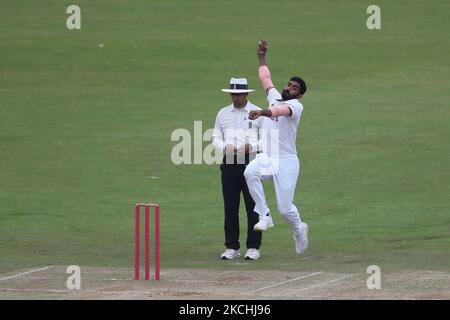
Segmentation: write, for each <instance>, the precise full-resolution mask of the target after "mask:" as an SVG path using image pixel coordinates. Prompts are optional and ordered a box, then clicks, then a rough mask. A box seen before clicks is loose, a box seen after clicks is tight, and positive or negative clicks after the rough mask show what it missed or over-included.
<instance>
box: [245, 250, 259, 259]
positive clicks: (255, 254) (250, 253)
mask: <svg viewBox="0 0 450 320" xmlns="http://www.w3.org/2000/svg"><path fill="white" fill-rule="evenodd" d="M260 256H261V253H260V252H259V250H258V249H254V248H250V249H248V250H247V252H246V253H245V260H257V259H259V257H260Z"/></svg>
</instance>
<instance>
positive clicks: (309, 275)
mask: <svg viewBox="0 0 450 320" xmlns="http://www.w3.org/2000/svg"><path fill="white" fill-rule="evenodd" d="M321 273H322V272H315V273H311V274H307V275H306V276H301V277H298V278H295V279H291V280H287V281H283V282H280V283H275V284H273V285H271V286H267V287H262V288H259V289H255V290H251V291H248V292H246V293H245V294H250V293H255V292H258V291H262V290H266V289H270V288H273V287H277V286H282V285H283V284H286V283H289V282H294V281H297V280H301V279H305V278H308V277H312V276H316V275H318V274H321Z"/></svg>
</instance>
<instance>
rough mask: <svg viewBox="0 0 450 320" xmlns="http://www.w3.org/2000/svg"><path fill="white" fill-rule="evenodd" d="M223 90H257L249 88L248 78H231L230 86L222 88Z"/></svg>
mask: <svg viewBox="0 0 450 320" xmlns="http://www.w3.org/2000/svg"><path fill="white" fill-rule="evenodd" d="M222 91H223V92H227V93H248V92H252V91H255V90H252V89H249V88H248V84H247V79H245V78H231V79H230V87H229V88H228V89H222Z"/></svg>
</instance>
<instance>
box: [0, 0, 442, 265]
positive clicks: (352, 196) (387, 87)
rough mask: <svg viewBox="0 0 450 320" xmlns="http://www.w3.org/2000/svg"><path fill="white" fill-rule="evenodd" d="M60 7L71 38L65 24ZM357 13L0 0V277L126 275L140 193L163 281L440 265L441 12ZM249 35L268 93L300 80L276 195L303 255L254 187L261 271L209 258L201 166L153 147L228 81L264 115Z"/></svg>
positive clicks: (216, 242)
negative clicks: (289, 201) (54, 270)
mask: <svg viewBox="0 0 450 320" xmlns="http://www.w3.org/2000/svg"><path fill="white" fill-rule="evenodd" d="M72 3H76V4H78V5H80V6H81V10H82V12H81V18H82V22H81V23H82V24H81V30H79V31H68V30H67V28H66V18H67V16H68V15H67V14H66V7H67V6H68V5H69V4H72ZM369 4H372V3H371V2H367V1H297V0H290V1H284V0H281V1H272V2H265V1H264V2H263V1H256V0H255V1H235V0H229V1H206V0H204V1H185V0H178V1H172V0H170V1H168V0H163V1H159V0H158V1H156V0H151V1H144V0H142V1H126V2H125V1H119V0H114V1H87V0H78V1H75V2H72V1H56V0H55V1H31V0H28V1H23V0H2V1H1V3H0V31H1V32H0V121H1V125H0V272H7V271H12V270H15V269H19V268H28V267H35V266H40V265H50V264H55V265H65V264H67V265H68V264H77V265H80V266H105V267H116V266H117V267H130V272H131V271H132V268H133V259H134V257H133V246H134V238H133V237H134V230H133V205H134V203H136V202H140V201H154V202H158V203H160V204H161V215H162V217H161V249H162V256H161V259H162V269H163V270H164V268H169V267H170V268H211V269H217V268H220V269H221V270H223V269H229V270H252V269H271V270H278V269H282V270H296V271H298V270H313V271H320V270H333V271H342V270H355V271H356V270H363V271H362V272H365V268H366V267H367V266H368V265H370V264H376V265H379V266H380V267H381V269H382V270H405V269H406V270H444V271H448V270H449V269H450V256H449V255H448V248H449V247H450V232H449V231H450V183H449V181H450V165H449V164H450V145H449V137H450V106H449V102H450V80H449V75H450V63H449V60H448V59H449V58H448V57H449V56H450V40H449V37H448V30H450V19H449V15H450V4H449V2H448V1H446V0H442V1H437V0H435V1H428V2H427V3H424V2H423V1H395V2H393V1H376V3H374V4H378V5H380V7H381V18H382V29H381V30H374V31H370V30H368V29H367V28H366V19H367V17H368V14H367V13H366V8H367V7H368V5H369ZM262 37H264V38H265V39H267V40H268V43H269V52H268V55H267V61H268V64H269V67H270V68H271V71H272V75H273V78H274V82H275V85H276V86H277V87H279V88H280V87H281V86H283V85H284V84H285V82H286V80H287V79H288V78H289V77H290V76H292V75H294V74H300V75H301V76H302V77H304V78H305V79H306V81H307V83H308V86H309V90H308V92H307V94H306V96H305V97H304V99H302V102H303V104H304V106H305V111H304V114H303V117H302V122H301V127H300V129H299V132H298V139H297V143H298V149H299V151H300V158H301V161H302V174H301V178H300V180H299V184H298V187H297V191H296V196H295V203H296V204H297V205H298V207H299V209H300V210H301V213H302V217H303V219H304V220H305V221H306V222H308V223H309V225H310V247H309V249H308V251H307V253H306V254H305V255H303V256H300V257H299V256H296V255H295V252H294V242H293V240H292V238H291V236H290V232H289V230H288V227H287V225H286V223H285V222H284V220H283V219H281V216H280V215H278V214H277V213H276V209H275V204H274V193H273V189H272V185H271V183H267V184H266V190H267V196H268V198H269V202H270V206H271V207H272V208H273V211H274V212H273V213H274V219H275V224H276V227H275V228H274V229H271V230H270V231H268V232H266V233H265V234H264V236H263V247H262V258H261V260H259V261H256V262H251V263H248V262H244V260H240V262H224V261H220V260H219V259H218V256H219V254H220V253H221V251H222V250H223V249H224V247H223V241H224V240H223V238H224V235H223V203H222V195H221V187H220V176H219V167H218V165H214V166H209V165H190V166H189V165H184V166H176V165H174V164H172V162H171V159H170V154H171V150H172V148H173V147H174V146H175V145H176V142H171V141H170V137H171V133H172V131H173V130H174V129H176V128H186V129H189V130H190V131H191V132H193V126H194V120H201V121H203V129H204V130H206V129H208V128H210V127H212V126H213V124H214V119H215V116H216V113H217V111H218V110H219V108H220V107H222V106H224V105H227V104H229V103H230V100H229V97H228V96H227V95H226V94H224V93H222V92H221V91H220V89H221V88H224V87H225V86H226V85H227V83H228V81H229V78H230V77H232V76H244V77H247V78H248V79H249V82H250V86H251V87H253V88H256V89H257V91H255V92H254V93H252V94H251V95H250V100H251V101H252V102H253V103H255V104H258V105H261V106H264V103H265V97H264V94H263V92H262V90H261V89H260V86H259V83H258V79H257V73H256V70H257V58H256V54H255V49H256V44H257V42H258V40H259V39H260V38H262ZM100 44H103V47H101V46H99V45H100ZM153 177H158V179H154V178H153ZM241 222H242V227H243V226H244V224H245V219H244V215H242V219H241ZM241 239H244V241H242V242H243V243H245V232H244V229H243V228H242V233H241ZM243 249H244V250H245V248H243Z"/></svg>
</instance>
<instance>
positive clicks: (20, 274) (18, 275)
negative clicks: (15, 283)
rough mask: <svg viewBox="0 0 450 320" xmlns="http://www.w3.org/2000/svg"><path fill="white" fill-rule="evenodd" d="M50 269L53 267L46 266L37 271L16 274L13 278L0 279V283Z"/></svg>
mask: <svg viewBox="0 0 450 320" xmlns="http://www.w3.org/2000/svg"><path fill="white" fill-rule="evenodd" d="M52 267H53V266H46V267H43V268H39V269H35V270H31V271H27V272H23V273H19V274H16V275H14V276H10V277H6V278H0V281H5V280H9V279H14V278H17V277H20V276H24V275H26V274H30V273H34V272H38V271H42V270H46V269H48V268H52Z"/></svg>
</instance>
